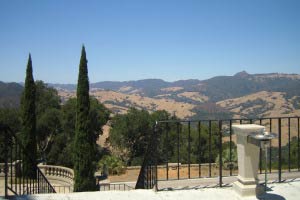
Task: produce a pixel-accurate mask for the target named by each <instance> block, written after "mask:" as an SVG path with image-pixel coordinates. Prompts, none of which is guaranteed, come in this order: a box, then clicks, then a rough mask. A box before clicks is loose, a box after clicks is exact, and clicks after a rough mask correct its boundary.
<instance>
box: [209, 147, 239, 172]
mask: <svg viewBox="0 0 300 200" xmlns="http://www.w3.org/2000/svg"><path fill="white" fill-rule="evenodd" d="M230 153H231V159H230ZM219 159H220V154H218V156H217V157H216V161H215V162H216V164H217V166H219ZM222 166H223V168H224V169H230V168H231V169H237V167H238V166H237V149H236V145H235V143H234V142H231V152H230V142H226V143H224V144H223V151H222Z"/></svg>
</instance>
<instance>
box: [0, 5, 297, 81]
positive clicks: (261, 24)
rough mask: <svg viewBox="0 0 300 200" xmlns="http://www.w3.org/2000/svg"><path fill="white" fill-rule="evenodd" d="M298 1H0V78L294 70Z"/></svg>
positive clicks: (69, 78)
mask: <svg viewBox="0 0 300 200" xmlns="http://www.w3.org/2000/svg"><path fill="white" fill-rule="evenodd" d="M299 10H300V1H298V0H294V1H293V0H235V1H234V0H105V1H104V0H97V1H89V0H86V1H84V0H82V1H79V0H49V1H40V0H35V1H33V0H26V1H25V0H19V1H15V0H1V1H0V27H1V28H0V44H1V48H0V80H1V81H5V82H9V81H16V82H21V81H24V77H25V68H26V63H27V58H28V53H29V52H30V53H31V55H32V60H33V70H34V77H35V79H36V80H43V81H45V82H52V83H76V81H77V73H78V64H79V59H80V51H81V46H82V44H84V45H85V47H86V51H87V58H88V61H89V62H88V67H89V78H90V82H97V81H107V80H111V81H124V80H138V79H146V78H161V79H164V80H166V81H174V80H180V79H191V78H194V79H201V80H202V79H207V78H210V77H213V76H217V75H233V74H235V73H236V72H239V71H242V70H246V71H247V72H249V73H268V72H281V73H299V74H300V12H299Z"/></svg>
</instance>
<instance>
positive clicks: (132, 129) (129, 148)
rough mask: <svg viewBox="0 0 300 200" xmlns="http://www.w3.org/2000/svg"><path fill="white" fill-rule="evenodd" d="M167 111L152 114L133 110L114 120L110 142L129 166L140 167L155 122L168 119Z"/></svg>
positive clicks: (117, 116)
mask: <svg viewBox="0 0 300 200" xmlns="http://www.w3.org/2000/svg"><path fill="white" fill-rule="evenodd" d="M168 117H169V114H168V113H167V112H166V111H156V112H153V113H152V114H150V113H149V112H148V111H145V110H138V109H136V108H131V109H129V110H128V113H127V114H124V115H116V116H115V117H114V118H113V119H112V129H111V131H110V136H109V142H110V144H111V145H112V146H113V147H114V149H118V150H119V152H120V155H119V156H120V157H121V158H122V160H123V161H124V162H125V163H126V164H127V165H140V164H141V162H142V161H143V158H144V154H145V152H146V149H147V145H148V142H149V141H150V138H151V135H152V132H153V125H154V123H155V120H162V119H167V118H168Z"/></svg>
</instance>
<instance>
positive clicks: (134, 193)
mask: <svg viewBox="0 0 300 200" xmlns="http://www.w3.org/2000/svg"><path fill="white" fill-rule="evenodd" d="M268 188H269V191H267V193H266V194H265V195H262V196H260V197H246V198H240V197H239V196H238V195H236V194H235V192H234V191H233V190H232V187H224V188H200V189H181V190H173V191H159V192H155V191H153V190H131V191H103V192H81V193H69V194H39V195H31V196H23V197H18V198H15V199H20V200H25V199H30V200H81V199H82V200H119V199H120V200H133V199H137V200H150V199H151V200H152V199H154V200H189V199H192V200H194V199H197V200H199V199H200V200H201V199H203V200H204V199H205V200H207V199H211V200H214V199H216V200H222V199H224V200H225V199H226V200H227V199H233V200H235V199H246V200H252V199H261V200H263V199H268V200H284V199H287V200H296V199H297V200H298V199H300V178H298V179H288V180H285V181H284V182H283V183H270V184H269V185H268Z"/></svg>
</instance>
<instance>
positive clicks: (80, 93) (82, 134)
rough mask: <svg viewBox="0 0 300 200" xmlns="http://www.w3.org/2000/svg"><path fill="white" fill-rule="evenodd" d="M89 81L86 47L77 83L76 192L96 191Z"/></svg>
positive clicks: (74, 149)
mask: <svg viewBox="0 0 300 200" xmlns="http://www.w3.org/2000/svg"><path fill="white" fill-rule="evenodd" d="M89 109H90V101H89V80H88V69H87V59H86V53H85V48H84V46H83V47H82V51H81V58H80V64H79V75H78V82H77V105H76V127H75V139H74V146H73V161H74V173H75V177H74V181H75V183H74V191H75V192H81V191H90V190H95V187H96V182H95V178H94V173H95V164H94V163H93V161H94V160H95V145H96V141H95V139H94V136H93V133H91V131H90V130H89Z"/></svg>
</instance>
